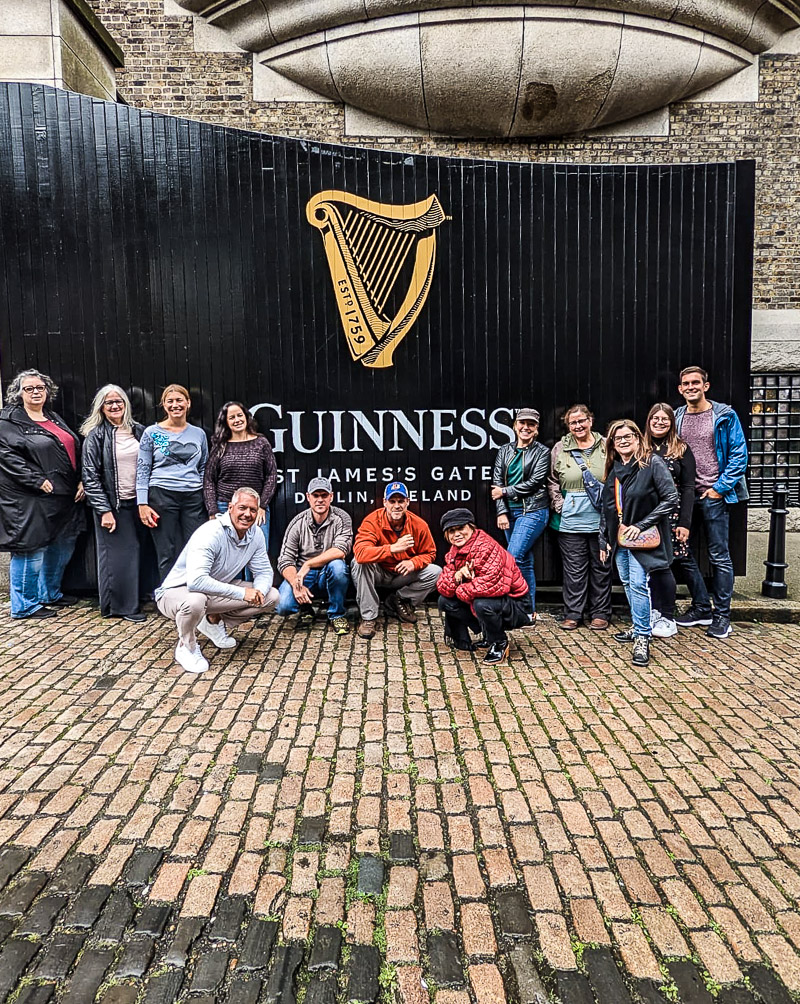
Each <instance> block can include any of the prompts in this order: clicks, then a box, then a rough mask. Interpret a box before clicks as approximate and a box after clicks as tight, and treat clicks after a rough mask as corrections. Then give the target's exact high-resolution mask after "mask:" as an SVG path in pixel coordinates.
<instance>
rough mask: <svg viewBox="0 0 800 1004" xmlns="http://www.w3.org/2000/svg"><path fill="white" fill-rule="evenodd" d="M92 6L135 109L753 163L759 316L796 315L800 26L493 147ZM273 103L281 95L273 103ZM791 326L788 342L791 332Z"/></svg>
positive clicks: (534, 149) (550, 157)
mask: <svg viewBox="0 0 800 1004" xmlns="http://www.w3.org/2000/svg"><path fill="white" fill-rule="evenodd" d="M88 2H89V3H90V5H91V6H92V7H93V9H94V10H95V12H96V14H97V15H98V17H99V18H100V19H101V20H102V22H103V24H104V25H105V27H106V28H108V29H109V31H110V32H111V33H112V34H113V35H114V37H115V38H116V39H117V40H118V41H119V43H120V45H121V46H122V49H123V50H124V52H125V59H126V66H125V68H124V69H121V70H119V71H118V73H117V81H118V87H119V90H120V93H121V95H122V96H123V97H124V99H125V100H126V101H128V102H129V103H131V104H134V105H136V106H138V107H148V108H152V109H153V110H154V111H159V112H163V113H165V114H169V115H181V116H184V117H187V118H196V119H201V120H203V121H207V122H216V123H219V124H220V125H226V126H232V127H235V128H240V129H254V130H256V131H260V132H268V133H276V134H279V135H284V136H303V137H306V138H310V139H317V140H321V141H326V142H332V143H348V142H353V143H357V144H358V145H360V146H377V147H382V148H392V149H402V150H408V151H409V152H414V153H425V154H435V155H441V156H464V157H487V158H496V159H502V160H519V159H524V160H532V161H548V162H553V161H561V162H581V163H642V162H645V163H680V162H696V161H713V160H734V159H742V158H748V159H749V158H752V159H755V160H756V162H757V164H758V175H757V186H758V187H757V207H756V242H755V283H754V295H753V306H754V308H756V309H757V310H759V311H761V320H762V321H763V320H764V319H765V313H764V312H766V311H770V312H771V311H773V310H787V309H792V308H794V310H800V183H799V182H798V176H800V101H798V93H800V30H798V31H795V32H791V33H789V34H788V35H786V36H784V38H783V39H781V41H780V42H779V43H778V44H777V45H776V46H774V48H773V49H772V50H770V51H769V52H768V53H766V54H764V55H762V56H760V57H758V60H757V63H756V65H755V67H754V68H753V69H752V70H746V71H744V72H743V73H742V74H738V75H737V76H736V77H733V78H731V79H730V80H728V81H725V82H724V83H722V84H720V85H717V87H715V88H710V89H709V91H707V92H705V93H703V94H701V95H697V96H695V97H694V98H692V99H691V100H689V101H685V102H682V103H678V104H674V105H672V106H671V107H670V108H669V109H668V110H667V111H665V112H663V113H655V114H654V115H650V116H643V118H642V119H641V120H639V121H636V120H634V121H632V122H628V123H623V124H622V125H620V126H617V127H612V128H610V129H608V130H607V131H606V132H605V133H604V134H602V135H598V134H591V135H585V136H580V137H575V138H568V139H563V140H561V139H560V140H548V141H527V140H518V141H506V140H504V141H495V140H488V141H487V140H468V139H449V138H446V137H442V136H436V135H431V134H425V133H421V132H419V133H417V134H416V135H411V136H409V135H408V133H409V132H410V131H412V130H409V129H408V128H407V127H397V126H392V125H391V124H390V123H386V122H383V121H381V120H378V119H371V117H370V116H368V115H364V114H363V113H360V112H355V111H354V110H353V109H348V108H345V107H344V106H342V105H339V104H336V103H334V102H331V101H324V100H315V99H314V98H315V96H314V95H313V94H312V93H311V92H308V91H303V90H302V89H298V87H297V85H295V84H291V83H290V82H286V81H282V80H281V78H279V77H278V76H277V74H274V73H271V71H269V70H267V69H266V68H265V67H263V66H261V65H260V64H258V62H257V60H256V59H254V57H253V55H252V54H251V53H246V52H244V51H242V50H238V49H236V48H235V46H234V45H233V44H232V43H231V41H230V38H229V36H227V35H226V34H225V33H224V32H222V31H220V30H219V29H214V28H212V27H209V26H208V25H207V24H205V22H203V21H201V20H200V19H199V18H193V17H191V16H190V15H188V14H187V12H186V11H185V10H183V9H182V8H181V7H178V5H177V4H176V3H174V2H173V0H88ZM254 63H255V70H254ZM254 89H255V90H254ZM254 93H255V97H254ZM273 97H277V98H279V99H281V100H270V98H273ZM256 98H260V99H261V100H257V99H256ZM787 320H788V318H784V319H783V321H784V327H783V328H782V335H781V338H782V340H783V342H784V343H785V341H786V339H787V337H789V336H790V333H789V332H788V331H787V327H786V324H787ZM769 326H770V325H769V324H768V325H767V327H769ZM790 326H791V332H792V333H793V334H792V337H794V338H798V339H800V315H795V314H794V313H793V314H792V319H791V325H790ZM782 358H783V359H785V358H786V354H785V353H782Z"/></svg>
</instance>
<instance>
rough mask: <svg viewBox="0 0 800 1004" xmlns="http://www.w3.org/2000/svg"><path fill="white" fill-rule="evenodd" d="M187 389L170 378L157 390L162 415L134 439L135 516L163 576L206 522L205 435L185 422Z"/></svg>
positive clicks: (163, 577)
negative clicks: (136, 452) (136, 446)
mask: <svg viewBox="0 0 800 1004" xmlns="http://www.w3.org/2000/svg"><path fill="white" fill-rule="evenodd" d="M191 406H192V401H191V398H190V397H189V391H188V390H187V389H186V388H185V387H182V386H181V385H180V384H178V383H171V384H169V385H168V386H167V387H165V388H164V393H163V394H162V395H161V407H162V408H163V409H164V412H165V415H166V418H165V419H164V420H163V421H162V422H158V423H157V424H155V425H149V426H148V427H147V428H146V429H145V430H144V434H143V435H142V438H141V441H140V442H139V459H138V461H137V465H136V501H137V502H138V504H139V518H140V519H141V521H142V523H143V524H144V525H145V526H146V527H149V529H150V530H151V531H152V534H153V543H154V545H155V548H156V556H157V557H158V571H159V574H160V576H161V580H162V581H163V580H164V579H165V578H166V577H167V574H168V572H169V571H170V569H171V568H172V566H173V565H174V564H175V561H176V559H177V557H178V555H179V554H180V553H181V551H182V550H183V548H184V546H185V544H186V542H187V541H188V540H189V538H190V537H191V535H192V534H193V533H194V531H195V530H197V529H198V528H199V527H201V526H202V525H203V523H205V522H206V519H207V517H206V510H205V505H204V504H203V473H204V471H205V466H206V461H207V460H208V440H207V439H206V434H205V432H203V430H202V429H198V428H197V426H195V425H189V421H188V415H189V409H190V408H191Z"/></svg>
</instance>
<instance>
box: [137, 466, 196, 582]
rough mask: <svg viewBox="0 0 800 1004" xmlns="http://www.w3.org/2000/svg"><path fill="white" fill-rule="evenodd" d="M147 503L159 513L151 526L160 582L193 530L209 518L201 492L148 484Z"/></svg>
mask: <svg viewBox="0 0 800 1004" xmlns="http://www.w3.org/2000/svg"><path fill="white" fill-rule="evenodd" d="M148 494H149V496H150V506H151V508H153V509H155V511H156V512H157V513H158V516H159V519H158V526H157V527H156V528H155V529H154V530H151V531H150V532H151V533H152V534H153V544H154V545H155V549H156V557H157V558H158V574H159V581H160V582H163V581H164V579H165V578H166V577H167V574H168V573H169V571H170V569H171V568H172V566H173V565H174V564H175V562H176V560H177V558H178V555H179V554H180V553H181V551H182V550H183V549H184V547H185V546H186V542H187V540H188V539H189V538H190V537H191V535H192V534H193V533H194V531H195V530H196V529H197V528H198V527H201V526H202V525H203V523H205V522H207V521H208V514H207V513H206V507H205V505H204V503H203V492H202V491H201V490H198V491H195V492H170V491H167V490H166V488H158V487H156V486H155V485H153V486H151V488H150V491H149V493H148Z"/></svg>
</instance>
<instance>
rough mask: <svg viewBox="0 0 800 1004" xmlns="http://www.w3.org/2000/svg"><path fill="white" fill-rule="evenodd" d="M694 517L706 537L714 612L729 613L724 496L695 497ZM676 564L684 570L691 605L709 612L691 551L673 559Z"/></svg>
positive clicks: (730, 591)
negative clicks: (714, 497) (711, 497)
mask: <svg viewBox="0 0 800 1004" xmlns="http://www.w3.org/2000/svg"><path fill="white" fill-rule="evenodd" d="M694 518H695V519H699V521H701V522H702V523H703V524H704V525H705V528H706V538H707V540H708V560H709V563H710V565H711V592H712V595H713V597H714V613H716V614H719V615H720V616H721V617H727V618H728V619H729V620H730V616H731V597H732V596H733V561H732V560H731V552H730V550H729V548H728V523H729V519H730V510H729V508H728V503H727V502H725V501H724V500H723V499H697V500H696V501H695V504H694ZM675 565H676V566H677V567H678V568H681V569H683V572H684V575H685V576H686V584H687V585H688V587H689V592H690V593H691V596H692V605H693V606H695V607H696V608H697V609H698V610H701V611H703V613H711V597H710V596H709V595H708V590H707V589H706V584H705V581H704V579H703V574H702V572H701V571H700V568H699V567H698V564H697V559H696V558H695V556H694V554H692V552H691V551H690V552H689V555H688V557H686V558H676V559H675Z"/></svg>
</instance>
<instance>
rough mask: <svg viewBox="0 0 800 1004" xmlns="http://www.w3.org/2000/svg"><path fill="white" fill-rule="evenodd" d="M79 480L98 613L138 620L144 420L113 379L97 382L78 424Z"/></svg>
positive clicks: (141, 543)
mask: <svg viewBox="0 0 800 1004" xmlns="http://www.w3.org/2000/svg"><path fill="white" fill-rule="evenodd" d="M80 431H81V435H83V436H86V442H85V443H84V445H83V484H84V488H85V489H86V500H87V501H88V503H89V505H90V506H91V507H92V510H93V515H94V525H95V545H96V550H97V588H98V592H99V593H100V613H101V614H102V615H103V616H104V617H122V618H124V619H125V620H126V621H133V622H134V623H139V622H141V621H144V620H147V615H146V614H143V613H141V612H140V610H139V597H140V595H141V590H140V556H141V551H142V545H143V543H144V539H143V538H144V535H145V534H146V532H147V531H146V530H145V529H144V527H143V526H142V523H141V520H140V519H139V515H138V513H137V511H136V462H137V460H138V457H139V440H140V439H141V438H142V435H143V433H144V426H143V425H141V424H140V423H139V422H134V420H133V415H132V414H131V403H130V401H129V400H128V395H127V394H126V393H125V391H124V390H123V389H122V388H121V387H118V386H117V385H116V384H113V383H109V384H106V385H105V386H104V387H101V388H100V389H99V390H98V392H97V393H96V394H95V396H94V400H93V401H92V407H91V410H90V411H89V414H88V416H87V417H86V421H85V422H84V423H83V425H82V426H81V428H80Z"/></svg>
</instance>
